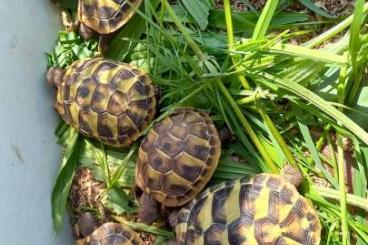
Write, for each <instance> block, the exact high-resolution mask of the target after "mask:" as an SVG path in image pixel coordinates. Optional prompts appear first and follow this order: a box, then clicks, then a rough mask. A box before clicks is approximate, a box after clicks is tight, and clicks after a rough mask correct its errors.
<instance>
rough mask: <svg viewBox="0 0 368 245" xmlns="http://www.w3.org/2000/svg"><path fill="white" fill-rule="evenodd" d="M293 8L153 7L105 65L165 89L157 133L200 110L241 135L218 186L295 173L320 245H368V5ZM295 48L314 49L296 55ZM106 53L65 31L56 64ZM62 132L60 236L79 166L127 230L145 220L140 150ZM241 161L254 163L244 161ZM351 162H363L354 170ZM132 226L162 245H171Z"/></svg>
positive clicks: (57, 200)
mask: <svg viewBox="0 0 368 245" xmlns="http://www.w3.org/2000/svg"><path fill="white" fill-rule="evenodd" d="M192 1H194V0H192ZM205 2H207V1H205ZM290 2H291V1H277V0H269V1H267V4H266V6H265V7H264V8H263V9H262V10H261V11H260V12H258V11H257V10H255V9H253V11H251V12H249V13H239V12H236V11H235V12H234V11H233V10H232V8H231V5H230V1H229V0H224V10H218V9H215V8H214V5H213V4H211V1H208V3H209V4H206V3H205V4H204V5H202V6H200V9H198V12H195V13H191V12H190V11H189V10H188V8H190V7H188V6H190V3H191V1H190V0H186V1H183V2H182V1H178V2H177V3H172V1H170V3H169V2H168V1H166V0H162V1H159V0H156V1H145V2H144V4H143V5H142V8H140V10H139V12H138V14H137V15H136V16H135V17H134V18H133V19H132V20H131V21H130V22H129V23H128V24H127V25H126V26H125V27H124V28H122V29H121V30H120V31H119V33H117V35H116V36H115V37H114V38H113V39H112V40H111V41H110V46H109V50H108V51H107V53H106V56H107V57H109V58H112V59H117V60H121V61H124V62H129V63H133V64H135V65H138V66H140V67H141V68H142V69H146V70H147V71H149V73H150V75H151V77H152V80H153V81H154V82H155V84H157V85H158V86H160V88H161V90H162V94H163V96H162V98H161V100H160V103H159V112H158V115H157V118H156V119H155V121H154V122H153V123H155V122H157V121H159V120H161V119H162V118H164V117H165V116H167V115H169V114H170V113H171V112H172V111H173V110H174V109H175V108H178V107H180V106H191V107H197V108H200V109H202V110H205V111H208V112H210V113H211V117H212V118H213V120H214V121H215V123H216V125H217V126H218V127H219V128H221V127H224V126H225V125H226V126H227V127H228V128H229V129H230V131H231V132H232V133H233V135H234V137H235V139H236V140H235V141H234V142H233V143H231V144H230V145H228V146H225V147H223V153H222V157H221V160H220V164H219V167H218V168H217V170H216V172H215V174H214V176H213V178H212V179H211V181H210V182H211V183H217V182H221V181H225V180H230V179H235V178H239V177H241V176H253V175H255V174H256V173H259V172H275V173H277V172H279V170H280V168H282V166H283V165H284V164H286V163H289V164H292V165H294V166H297V167H298V168H299V169H300V170H301V171H302V172H303V175H304V183H303V187H302V189H301V192H302V194H303V195H304V196H306V197H307V198H309V199H310V200H311V201H312V202H313V203H314V205H315V207H316V208H317V211H318V214H319V216H320V220H321V224H322V226H323V234H322V241H321V244H357V245H363V244H368V228H367V220H366V216H367V211H368V210H367V207H368V203H367V191H368V187H367V182H368V181H367V176H368V175H367V174H368V173H367V171H368V169H367V162H368V147H367V144H368V134H367V131H366V130H367V126H366V123H365V122H366V120H367V117H368V114H367V110H368V103H367V102H366V100H365V98H366V96H367V95H366V92H365V91H366V90H364V88H365V87H366V86H367V85H366V83H365V80H364V78H365V76H366V68H367V67H366V64H367V55H366V54H367V52H368V45H367V44H368V42H367V34H366V23H365V21H366V20H365V18H366V14H367V11H368V4H367V3H365V1H361V0H358V1H356V4H355V5H356V7H355V11H354V13H353V14H352V15H351V16H348V17H346V18H344V19H337V18H331V17H332V16H329V15H328V13H327V14H326V13H323V12H321V11H320V10H318V9H316V8H315V6H312V5H311V1H301V2H302V3H303V4H305V5H307V6H308V7H309V8H310V9H312V10H313V11H315V12H316V13H317V14H320V15H324V17H323V18H322V17H321V21H320V22H318V23H317V22H315V21H313V20H312V19H311V18H309V14H310V13H309V14H305V13H287V12H285V6H288V4H290ZM194 14H195V16H194ZM202 15H203V16H202ZM257 16H259V18H257ZM324 18H327V19H324ZM280 23H281V24H280ZM300 23H303V24H304V26H306V29H301V28H300V27H301V25H300ZM311 33H312V34H313V35H312V36H311ZM305 37H307V38H305ZM295 39H297V40H303V39H307V41H306V42H303V41H299V43H298V44H295V41H294V40H295ZM97 54H98V53H97V43H96V42H95V41H89V42H84V41H81V40H80V38H79V37H78V35H76V34H73V33H65V32H62V33H60V36H59V42H58V44H57V46H56V47H55V49H54V50H53V51H52V52H51V53H50V54H49V64H52V65H58V66H61V67H66V66H67V65H69V64H70V63H71V62H72V61H73V60H76V59H80V58H83V57H87V56H88V57H89V56H95V55H97ZM153 123H152V124H151V125H149V127H147V129H146V130H145V131H144V132H143V134H142V136H144V134H145V133H147V132H148V130H149V128H150V127H152V125H153ZM57 132H58V133H57V136H58V137H59V142H60V143H61V144H62V145H63V147H64V149H65V152H64V158H63V162H62V165H61V170H60V173H59V175H58V178H57V181H56V184H55V187H54V191H53V199H52V205H53V220H54V226H55V229H56V230H57V231H59V230H60V228H61V224H62V214H63V212H64V210H65V204H66V200H67V195H68V189H69V188H70V184H71V180H72V178H73V176H74V170H75V168H76V167H78V166H84V167H88V168H90V169H92V170H93V172H94V174H95V176H96V179H98V180H99V181H102V182H105V183H106V185H107V187H108V191H107V192H106V195H107V196H109V197H110V198H108V199H107V200H108V201H107V202H108V203H107V204H106V205H107V206H109V207H110V208H111V209H112V210H113V211H114V212H115V213H119V215H117V219H123V218H122V217H123V214H124V213H130V214H131V213H134V212H136V207H137V206H136V202H135V200H134V197H133V195H132V191H131V190H132V188H133V186H134V166H135V159H136V154H137V147H138V146H139V142H137V143H136V144H135V145H133V146H132V147H131V148H130V149H124V150H123V151H120V150H119V151H118V150H116V149H110V148H109V147H104V146H101V145H100V144H98V143H96V142H94V141H91V140H89V139H87V138H85V137H84V136H77V134H76V133H75V132H74V131H73V130H72V129H69V128H68V127H67V126H66V125H62V126H61V127H59V129H58V131H57ZM345 141H348V142H350V143H349V147H348V149H347V147H346V145H345V144H344V142H345ZM326 146H329V149H331V150H330V154H327V155H326V153H325V152H324V151H323V149H325V147H326ZM234 155H236V156H240V157H241V159H243V160H244V162H245V163H243V162H242V163H238V162H237V161H234V159H233V156H234ZM348 156H352V160H349V161H347V160H345V158H346V157H348ZM349 180H350V181H349ZM321 183H322V184H321ZM116 189H123V190H124V191H122V192H117V191H116ZM111 193H112V194H111ZM109 202H110V203H109ZM126 222H129V225H130V226H131V227H132V228H133V229H136V230H143V231H144V232H148V233H150V232H151V233H154V234H156V235H158V236H159V240H160V241H163V240H165V239H167V238H169V237H171V235H172V233H171V231H167V230H163V229H161V228H160V227H147V226H143V225H141V224H138V223H134V222H132V221H126Z"/></svg>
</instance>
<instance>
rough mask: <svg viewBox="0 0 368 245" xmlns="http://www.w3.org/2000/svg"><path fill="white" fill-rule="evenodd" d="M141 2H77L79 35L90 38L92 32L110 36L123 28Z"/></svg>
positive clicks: (128, 0)
mask: <svg viewBox="0 0 368 245" xmlns="http://www.w3.org/2000/svg"><path fill="white" fill-rule="evenodd" d="M141 3H142V0H79V1H78V20H79V22H80V23H81V24H80V34H81V36H82V37H83V38H85V39H88V38H90V37H91V36H92V35H93V33H94V32H97V33H99V34H110V33H113V32H115V31H116V30H118V29H120V28H121V27H122V26H124V25H125V24H126V23H127V22H128V21H129V20H130V19H131V18H132V16H133V15H134V13H135V12H136V9H138V8H139V6H140V5H141Z"/></svg>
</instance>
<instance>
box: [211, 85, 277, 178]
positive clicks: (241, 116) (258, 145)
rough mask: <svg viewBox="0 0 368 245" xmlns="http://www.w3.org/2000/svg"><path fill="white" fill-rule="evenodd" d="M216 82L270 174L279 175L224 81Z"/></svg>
mask: <svg viewBox="0 0 368 245" xmlns="http://www.w3.org/2000/svg"><path fill="white" fill-rule="evenodd" d="M216 82H217V85H218V86H219V88H220V90H221V91H222V93H223V94H224V95H225V97H226V99H227V100H228V101H229V103H230V105H231V107H232V108H233V110H234V112H235V114H236V116H237V117H238V119H239V121H240V123H241V124H242V125H243V127H244V130H245V132H246V133H247V134H248V135H249V137H250V138H251V140H252V141H253V143H254V144H255V146H256V148H257V149H258V151H259V153H260V154H261V155H262V157H263V159H264V160H265V163H266V165H267V167H268V169H269V170H270V172H271V173H278V169H277V168H276V166H275V164H274V162H273V160H272V159H271V157H270V156H269V155H268V153H267V151H266V149H265V148H264V146H263V145H262V143H261V141H260V140H259V139H258V137H257V134H256V133H255V132H254V130H253V129H252V127H251V125H250V123H249V122H248V120H247V119H246V118H245V116H244V114H243V112H242V111H241V109H240V108H239V106H238V105H237V103H236V101H235V100H234V98H233V97H232V96H231V94H230V92H229V91H228V90H227V89H226V87H225V86H224V84H223V83H222V81H221V80H220V79H217V80H216Z"/></svg>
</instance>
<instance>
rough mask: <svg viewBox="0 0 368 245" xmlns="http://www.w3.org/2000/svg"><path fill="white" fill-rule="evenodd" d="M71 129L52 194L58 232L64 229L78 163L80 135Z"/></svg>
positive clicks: (53, 216) (53, 217) (53, 215)
mask: <svg viewBox="0 0 368 245" xmlns="http://www.w3.org/2000/svg"><path fill="white" fill-rule="evenodd" d="M69 130H70V133H69V138H68V140H67V142H65V143H66V144H65V145H66V147H65V152H64V155H63V158H62V162H61V167H60V170H59V174H58V176H57V178H56V182H55V185H54V188H53V190H52V194H51V210H52V220H53V225H54V231H55V232H56V233H58V232H60V230H61V229H62V225H63V218H64V212H65V208H66V202H67V199H68V195H69V190H70V187H71V185H72V181H73V177H74V174H75V170H76V167H77V163H78V154H77V153H78V146H79V142H78V136H79V135H78V133H77V132H76V131H75V130H74V129H73V128H69Z"/></svg>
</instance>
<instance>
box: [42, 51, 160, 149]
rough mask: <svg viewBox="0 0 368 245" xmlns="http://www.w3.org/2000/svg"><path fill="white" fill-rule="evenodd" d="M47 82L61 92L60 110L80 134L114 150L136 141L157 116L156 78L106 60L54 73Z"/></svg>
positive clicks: (85, 62) (77, 63) (81, 63)
mask: <svg viewBox="0 0 368 245" xmlns="http://www.w3.org/2000/svg"><path fill="white" fill-rule="evenodd" d="M47 80H48V83H49V84H52V85H53V86H54V87H55V88H56V89H57V96H56V103H55V107H56V110H57V111H58V112H59V114H60V115H61V117H62V118H63V119H64V120H65V122H67V123H68V124H70V125H71V126H73V127H74V128H75V129H77V130H78V131H79V132H81V133H83V134H85V135H87V136H89V137H91V138H94V139H96V140H99V141H100V142H102V143H104V144H107V145H111V146H114V147H124V146H128V145H130V144H131V143H132V142H133V141H135V140H136V139H137V138H138V137H139V135H140V133H141V132H142V130H143V129H144V128H145V127H146V126H147V125H148V124H149V123H150V122H151V121H152V119H153V117H154V115H155V112H156V98H155V87H154V85H153V84H152V81H151V79H150V77H149V76H148V75H147V74H146V73H145V72H144V71H142V70H139V69H138V68H136V67H134V66H131V65H129V64H125V63H121V62H117V61H113V60H107V59H101V58H93V59H84V60H78V61H75V62H74V63H73V64H72V65H71V66H69V67H68V68H67V69H66V70H65V71H64V70H62V69H60V68H56V67H52V68H50V69H49V71H48V73H47Z"/></svg>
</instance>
